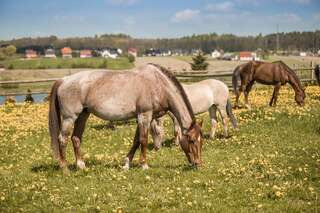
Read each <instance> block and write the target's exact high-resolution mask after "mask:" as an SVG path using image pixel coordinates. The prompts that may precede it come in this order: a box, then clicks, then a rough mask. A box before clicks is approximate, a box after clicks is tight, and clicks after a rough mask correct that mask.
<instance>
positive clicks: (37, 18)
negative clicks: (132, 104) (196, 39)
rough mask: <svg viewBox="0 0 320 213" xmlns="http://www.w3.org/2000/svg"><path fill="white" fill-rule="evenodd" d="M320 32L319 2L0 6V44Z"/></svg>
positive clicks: (131, 0) (37, 0)
mask: <svg viewBox="0 0 320 213" xmlns="http://www.w3.org/2000/svg"><path fill="white" fill-rule="evenodd" d="M277 24H278V25H279V29H280V31H284V32H288V31H304V30H315V29H320V0H176V1H173V0H171V1H170V0H161V1H156V0H47V1H45V0H0V40H7V39H12V38H21V37H30V36H31V37H37V36H48V35H57V36H58V37H74V36H94V35H95V34H103V33H126V34H129V35H131V36H133V37H136V38H164V37H169V38H172V37H180V36H185V35H191V34H194V33H195V34H200V33H210V32H216V33H219V34H222V33H233V34H236V35H257V34H259V33H262V34H268V33H272V32H275V31H276V28H277Z"/></svg>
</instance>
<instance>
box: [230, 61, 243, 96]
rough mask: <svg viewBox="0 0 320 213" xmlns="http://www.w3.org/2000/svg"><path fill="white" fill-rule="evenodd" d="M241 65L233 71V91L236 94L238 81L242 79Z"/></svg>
mask: <svg viewBox="0 0 320 213" xmlns="http://www.w3.org/2000/svg"><path fill="white" fill-rule="evenodd" d="M240 70H241V69H240V66H237V67H236V69H235V70H234V71H233V74H232V86H233V92H234V93H235V94H238V92H239V89H238V81H239V80H240Z"/></svg>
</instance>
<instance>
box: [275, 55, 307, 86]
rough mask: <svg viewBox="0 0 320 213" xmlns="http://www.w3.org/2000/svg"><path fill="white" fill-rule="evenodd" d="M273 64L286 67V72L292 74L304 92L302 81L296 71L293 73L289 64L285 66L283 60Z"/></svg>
mask: <svg viewBox="0 0 320 213" xmlns="http://www.w3.org/2000/svg"><path fill="white" fill-rule="evenodd" d="M272 63H273V64H276V63H279V64H281V65H282V66H284V67H285V68H286V71H287V72H288V73H290V74H291V75H292V76H293V77H294V78H295V79H296V80H297V83H298V85H299V87H301V90H302V91H303V89H302V85H301V83H300V79H299V77H298V75H297V73H296V72H295V71H293V69H291V68H290V67H289V66H288V65H287V64H285V63H284V62H283V61H281V60H279V61H274V62H272Z"/></svg>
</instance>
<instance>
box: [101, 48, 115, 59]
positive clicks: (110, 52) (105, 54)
mask: <svg viewBox="0 0 320 213" xmlns="http://www.w3.org/2000/svg"><path fill="white" fill-rule="evenodd" d="M101 56H102V57H104V58H113V59H115V58H117V57H118V56H119V53H118V50H116V51H114V50H112V49H108V50H103V51H102V52H101Z"/></svg>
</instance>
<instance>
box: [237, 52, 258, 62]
mask: <svg viewBox="0 0 320 213" xmlns="http://www.w3.org/2000/svg"><path fill="white" fill-rule="evenodd" d="M239 60H240V61H259V60H260V57H258V56H257V54H256V53H255V52H249V51H243V52H240V53H239Z"/></svg>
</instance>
